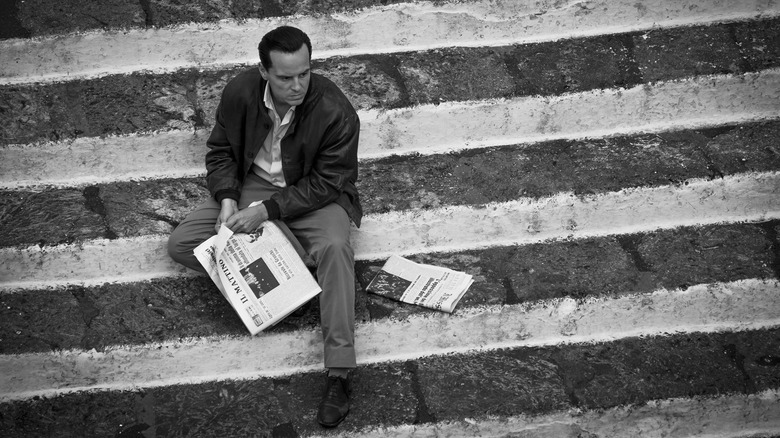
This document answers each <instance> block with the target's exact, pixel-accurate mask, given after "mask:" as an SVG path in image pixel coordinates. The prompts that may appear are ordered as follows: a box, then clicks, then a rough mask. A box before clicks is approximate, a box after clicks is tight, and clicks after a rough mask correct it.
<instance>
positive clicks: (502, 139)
mask: <svg viewBox="0 0 780 438" xmlns="http://www.w3.org/2000/svg"><path fill="white" fill-rule="evenodd" d="M360 118H361V121H362V124H361V138H360V158H361V159H370V158H378V157H383V156H387V155H390V154H406V153H412V152H415V153H421V154H432V153H439V152H446V151H450V150H458V149H464V148H479V147H485V146H497V145H511V144H517V143H529V142H538V141H545V140H554V139H579V138H598V137H603V136H610V135H618V134H634V133H642V132H662V131H669V130H675V129H690V128H704V127H711V126H720V125H728V124H736V123H744V122H751V121H758V120H772V119H780V69H773V70H765V71H761V72H758V73H751V74H746V75H740V76H733V75H719V76H703V77H695V78H689V79H684V80H679V81H672V82H665V83H656V84H650V85H640V86H636V87H633V88H630V89H610V90H596V91H588V92H583V93H572V94H565V95H562V96H554V97H539V96H535V97H523V98H518V99H512V100H498V101H478V102H451V103H442V104H440V105H423V106H418V107H414V108H404V109H397V110H388V111H378V110H371V111H361V112H360ZM207 137H208V132H207V131H204V130H201V131H197V132H195V133H192V132H182V131H173V132H161V133H156V134H148V135H130V136H123V137H108V138H84V139H77V140H73V141H67V142H60V143H49V144H42V145H11V146H6V147H3V148H2V149H0V188H6V189H15V188H36V187H39V186H47V185H54V186H73V185H79V184H97V183H102V182H110V181H121V180H127V179H147V178H164V177H185V176H198V175H202V174H203V173H204V164H203V156H204V154H205V151H206V146H205V143H206V138H207ZM161 145H164V147H163V148H161V147H160V146H161ZM161 154H162V155H161ZM149 157H155V159H154V160H150V159H149Z"/></svg>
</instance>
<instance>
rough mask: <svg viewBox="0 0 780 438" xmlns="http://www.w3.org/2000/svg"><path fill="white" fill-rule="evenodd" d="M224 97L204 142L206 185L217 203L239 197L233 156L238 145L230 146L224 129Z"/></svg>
mask: <svg viewBox="0 0 780 438" xmlns="http://www.w3.org/2000/svg"><path fill="white" fill-rule="evenodd" d="M224 103H225V95H224V94H223V96H222V100H221V101H220V103H219V106H218V107H217V116H216V123H215V124H214V128H213V129H212V130H211V135H210V136H209V138H208V140H207V141H206V146H207V147H208V151H207V152H206V183H207V185H208V188H209V192H210V193H211V195H212V196H213V197H214V199H216V201H217V202H222V200H223V199H225V198H231V199H235V200H238V199H239V197H240V196H241V192H240V190H241V183H240V181H239V178H238V174H239V163H238V160H237V158H236V155H235V153H236V152H235V151H236V150H240V148H239V147H238V145H231V143H230V140H229V139H228V135H227V130H226V129H225V117H224V114H223V111H224V106H223V105H224Z"/></svg>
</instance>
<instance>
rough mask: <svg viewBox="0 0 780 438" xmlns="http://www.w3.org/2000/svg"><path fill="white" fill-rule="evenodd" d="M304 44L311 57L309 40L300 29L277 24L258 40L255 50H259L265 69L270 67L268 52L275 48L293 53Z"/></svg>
mask: <svg viewBox="0 0 780 438" xmlns="http://www.w3.org/2000/svg"><path fill="white" fill-rule="evenodd" d="M304 44H306V47H307V48H308V49H309V59H311V40H310V39H309V36H308V35H306V33H304V32H303V31H302V30H300V29H298V28H296V27H292V26H279V27H277V28H276V29H274V30H272V31H270V32H268V33H267V34H265V35H264V36H263V39H262V40H260V44H258V46H257V50H258V51H259V52H260V62H261V63H262V64H263V67H265V69H266V70H268V69H269V68H271V56H270V53H271V51H273V50H277V51H280V52H283V53H295V52H297V51H298V50H300V49H301V47H303V45H304Z"/></svg>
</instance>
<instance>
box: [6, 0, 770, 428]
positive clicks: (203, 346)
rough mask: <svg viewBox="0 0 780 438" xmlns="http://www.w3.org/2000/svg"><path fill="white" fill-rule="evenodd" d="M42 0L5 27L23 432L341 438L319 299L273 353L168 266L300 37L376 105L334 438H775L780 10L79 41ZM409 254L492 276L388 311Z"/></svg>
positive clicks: (154, 31) (466, 11)
mask: <svg viewBox="0 0 780 438" xmlns="http://www.w3.org/2000/svg"><path fill="white" fill-rule="evenodd" d="M28 3H33V2H24V3H22V2H19V3H18V4H16V5H15V8H16V11H17V12H19V14H18V15H17V17H18V18H19V20H18V23H16V24H18V25H19V26H21V27H25V28H26V29H29V30H30V33H31V34H35V35H36V36H37V37H36V38H23V39H6V40H2V41H0V61H2V62H0V84H1V85H0V96H3V97H2V98H0V102H3V103H2V104H0V110H1V111H0V126H2V128H0V129H2V131H0V132H2V138H0V145H1V146H0V154H2V155H0V187H2V189H3V190H2V192H1V193H0V215H1V216H0V217H2V218H3V219H2V221H0V224H1V225H0V236H1V237H2V238H0V242H1V243H0V246H1V247H2V248H0V304H1V305H2V306H1V307H0V435H2V436H36V435H39V436H45V435H52V434H58V435H77V436H106V435H115V436H133V435H134V436H138V435H139V434H142V435H143V436H147V437H148V436H167V435H172V436H173V435H205V436H243V435H250V436H251V435H263V436H316V435H321V434H325V435H334V434H333V433H330V432H323V431H322V429H320V428H319V426H316V422H315V421H314V420H313V416H314V413H315V411H316V409H315V406H316V403H317V401H318V399H319V394H318V391H316V390H313V388H319V386H320V384H321V383H320V381H321V379H322V376H321V375H320V373H319V372H318V371H317V370H319V369H320V368H321V366H322V365H321V348H320V346H319V345H320V343H319V342H320V341H319V325H318V318H317V311H318V309H317V304H316V303H314V304H313V305H312V306H311V307H310V308H309V309H308V310H307V311H306V312H305V313H304V315H302V316H299V317H291V318H287V319H286V320H285V321H283V322H282V323H280V324H279V325H278V326H277V327H274V328H273V329H271V330H270V331H269V332H266V333H263V334H261V335H259V336H257V337H250V336H248V335H247V334H246V333H245V331H244V329H243V327H241V324H240V322H239V321H238V320H237V318H235V315H234V314H233V312H232V310H231V309H230V308H229V305H227V303H225V302H224V301H223V299H222V298H221V297H220V295H219V294H217V293H216V291H215V289H214V288H213V287H212V286H211V285H210V284H209V281H208V280H207V279H206V278H204V277H201V276H196V277H193V276H189V275H187V274H186V273H184V272H183V270H182V269H181V268H179V267H176V266H173V264H172V262H170V260H168V258H167V256H166V255H165V253H164V250H163V249H164V243H165V240H166V238H167V234H168V232H169V231H170V229H171V227H172V226H174V225H175V224H176V223H177V222H178V220H180V219H181V217H182V215H183V214H184V213H186V212H187V211H189V209H190V208H192V206H194V205H195V204H196V203H197V202H198V201H199V200H200V199H202V198H203V197H204V196H207V194H206V193H205V192H204V190H203V186H202V183H201V182H199V181H200V177H201V176H202V172H203V171H202V162H201V161H200V160H202V158H201V157H202V155H203V150H204V147H203V144H204V137H205V135H207V133H208V129H209V126H210V123H211V122H210V117H209V114H210V113H212V112H213V109H214V107H215V105H216V99H217V98H218V96H219V90H220V88H221V86H222V85H223V84H224V83H225V81H227V79H228V78H229V76H231V75H232V74H235V72H236V71H238V70H239V69H240V68H242V66H245V65H248V64H254V63H255V62H256V61H255V57H256V55H255V53H254V49H253V47H255V45H256V42H257V39H259V35H261V34H262V33H263V32H264V31H265V30H267V29H269V28H271V27H273V26H275V25H276V24H278V23H282V22H285V23H291V24H297V25H300V26H302V27H304V28H305V29H307V30H309V31H310V34H311V35H312V36H313V39H314V40H315V42H316V43H317V44H320V45H321V46H320V47H321V49H315V57H316V58H317V59H316V67H317V69H318V70H319V71H322V72H323V73H324V74H326V75H328V76H330V77H332V78H333V79H334V80H335V81H336V82H337V83H339V84H340V85H341V86H342V87H344V88H345V90H346V92H347V94H348V95H349V97H350V99H352V100H353V102H355V104H356V106H357V107H358V108H359V110H360V114H361V119H362V120H363V129H364V131H363V133H362V136H361V139H362V142H361V163H360V166H361V169H360V170H361V181H360V184H361V186H360V188H361V190H362V195H363V197H364V198H365V203H366V207H367V208H366V209H367V212H368V215H367V217H366V219H365V225H364V226H363V227H362V228H361V229H360V230H356V231H355V233H354V235H353V236H354V238H353V241H354V244H355V247H356V250H357V254H358V259H359V261H358V263H357V271H358V279H357V281H358V282H359V293H358V303H357V314H358V350H359V361H360V367H359V368H358V371H357V374H356V392H355V397H356V398H355V401H354V408H353V411H352V413H351V414H350V417H349V419H348V420H347V421H346V422H345V423H344V424H343V425H342V427H340V428H339V429H338V430H337V431H336V433H338V432H341V433H343V434H344V436H366V435H367V436H372V434H373V435H382V436H386V435H390V436H392V435H413V434H422V435H426V434H427V435H436V434H451V435H474V434H475V433H480V432H482V433H495V434H497V435H501V436H503V435H506V434H516V435H517V434H520V436H527V435H543V434H547V435H548V436H584V435H586V434H587V435H589V436H590V435H591V434H597V435H599V436H625V432H626V431H632V432H633V431H636V433H635V434H634V435H641V436H654V434H655V436H661V435H664V436H675V435H674V433H677V434H679V435H678V436H685V435H690V434H697V433H698V434H707V433H711V434H720V435H719V436H761V435H771V434H775V435H776V434H778V433H780V418H779V417H778V415H777V413H776V412H773V406H774V405H776V404H777V401H778V400H779V399H780V395H779V394H778V380H779V379H780V377H778V376H779V374H778V373H777V366H780V365H778V363H780V362H778V355H777V354H776V353H777V348H778V341H777V340H778V336H777V334H778V333H777V332H778V327H780V314H779V313H778V312H779V311H780V303H778V297H780V294H778V292H780V290H778V289H780V283H778V278H780V249H779V248H780V240H778V231H779V230H780V225H779V224H780V196H778V191H780V170H778V166H779V165H780V163H779V162H778V160H779V159H780V153H778V149H777V146H776V145H777V140H778V123H779V122H780V105H778V102H779V101H780V99H778V98H779V97H780V96H778V94H779V93H780V86H779V84H778V80H780V61H778V60H780V53H779V52H778V49H777V47H780V45H778V44H777V41H778V40H779V39H780V31H779V30H778V29H780V26H778V14H779V12H780V8H778V6H777V5H776V4H775V3H774V2H767V1H763V0H755V1H748V2H740V3H739V4H738V5H737V4H725V3H724V2H720V1H715V0H712V1H703V2H702V1H697V2H689V3H685V2H683V3H678V2H668V1H660V0H651V1H648V2H643V3H642V4H641V5H640V4H637V3H636V2H626V1H617V2H598V1H593V2H586V3H575V4H568V3H567V4H561V3H560V2H547V1H538V2H535V3H532V4H529V3H523V4H522V5H521V4H520V2H491V1H466V2H457V3H444V2H435V3H428V2H417V3H400V2H390V3H392V4H390V5H379V3H378V2H375V1H370V0H366V1H361V2H357V3H350V4H349V5H348V6H346V7H342V6H332V5H330V3H329V4H328V6H324V7H325V8H326V9H327V10H326V11H325V12H324V13H322V14H320V13H313V12H319V10H317V11H314V9H316V8H319V7H321V5H320V4H319V3H318V2H297V3H295V4H296V5H298V6H299V7H301V8H303V9H301V10H300V11H301V12H303V13H304V14H303V15H289V11H292V10H294V9H286V8H287V7H288V5H287V4H285V6H281V4H276V3H274V2H264V3H262V6H255V7H254V11H255V12H258V11H259V13H258V14H256V15H251V14H250V15H246V14H242V15H241V16H240V17H238V16H234V15H232V14H236V13H241V11H243V10H244V9H242V8H244V7H246V5H245V4H241V5H238V4H237V3H236V4H234V5H233V7H232V8H230V7H228V5H227V3H225V2H221V1H215V2H208V4H206V3H203V2H200V3H199V2H194V3H190V4H189V5H184V6H181V7H180V8H181V9H178V10H177V9H176V7H174V6H164V5H163V4H162V3H161V2H157V1H156V0H151V1H142V2H141V3H140V6H139V5H126V4H122V5H121V7H120V6H119V5H116V7H113V8H112V7H108V6H106V7H105V9H106V10H111V9H114V11H115V12H116V13H115V14H113V17H114V18H112V19H110V20H109V19H101V20H103V22H104V23H105V25H106V26H108V29H104V30H100V31H94V30H93V31H88V32H86V33H81V32H80V31H82V30H86V29H90V28H91V27H90V26H91V25H89V24H88V23H86V24H85V22H84V21H83V20H82V21H81V22H80V23H76V25H75V26H71V25H70V24H67V23H68V20H69V19H68V16H67V15H68V14H62V13H61V14H60V15H61V16H62V17H61V20H59V21H58V20H51V22H53V23H57V24H56V26H55V27H54V28H53V30H51V31H45V30H43V29H42V27H40V26H39V25H38V24H36V23H40V22H42V21H40V20H45V19H46V18H45V17H47V16H49V15H48V14H50V11H57V8H59V7H61V6H59V5H56V6H50V7H49V9H50V11H42V12H40V13H32V12H31V11H34V10H35V8H36V7H37V6H36V5H30V4H28ZM382 3H387V2H382ZM85 4H86V3H85ZM82 7H84V6H81V4H79V5H74V6H73V11H69V13H70V12H72V13H78V12H79V11H81V10H80V9H79V8H82ZM88 7H91V6H88ZM139 7H140V13H139V12H138V11H139ZM161 8H162V9H161ZM188 8H191V9H188ZM306 8H310V9H306ZM328 8H335V9H328ZM204 11H212V12H213V13H212V12H204ZM269 11H271V13H272V14H271V15H278V16H279V17H280V18H270V17H269V15H268V14H266V12H269ZM334 11H338V13H335V12H334ZM89 12H90V14H91V16H93V17H100V16H102V14H103V13H104V11H94V10H91V9H90V10H89ZM190 12H197V13H196V15H195V18H196V21H199V23H198V24H185V23H184V22H185V21H189V18H192V17H193V15H190V14H189V13H190ZM255 12H252V13H255ZM169 13H170V15H169ZM179 13H180V14H179ZM198 13H200V14H201V15H198ZM177 14H179V15H177ZM187 17H189V18H187ZM218 18H226V19H227V21H219V22H217V21H214V20H216V19H218ZM166 20H167V21H166ZM59 23H63V24H62V26H60V25H59ZM74 23H75V22H74ZM174 23H179V24H176V25H173V26H170V27H164V28H151V27H150V28H148V29H144V28H143V27H144V26H154V25H160V24H164V25H168V24H174ZM82 24H83V25H85V26H86V27H79V26H81V25H82ZM123 27H129V28H130V29H126V30H125V29H121V28H123ZM420 29H428V30H429V31H426V32H420V31H419V30H420ZM0 32H2V31H0ZM44 34H45V35H44ZM0 35H4V34H2V33H0ZM22 36H23V35H22ZM399 36H403V37H404V38H399ZM240 41H247V43H246V44H240V43H237V42H240ZM224 44H228V45H229V46H230V47H226V48H220V47H221V45H224ZM206 46H208V47H210V49H209V50H207V49H206V48H205V47H206ZM95 47H99V50H95ZM211 49H213V50H211ZM139 53H140V55H139ZM486 66H487V67H486ZM358 79H360V80H358ZM107 102H110V103H107ZM112 119H113V121H112ZM160 145H165V148H166V149H167V150H169V151H170V155H171V156H170V157H168V156H166V157H163V158H162V159H161V160H160V162H159V163H151V164H148V163H149V162H150V161H153V160H149V158H148V157H149V156H157V157H159V155H158V153H159V149H160ZM171 157H176V159H169V158H171ZM182 157H188V158H184V159H182ZM53 164H56V165H53ZM134 210H135V213H134V214H130V213H129V212H131V211H134ZM58 222H59V224H58ZM58 225H59V226H58ZM390 254H404V255H407V256H409V257H411V258H413V259H415V260H418V261H422V262H426V263H433V264H437V265H441V266H448V267H451V268H453V269H457V270H462V271H466V272H469V273H471V274H473V275H475V280H476V281H475V284H474V285H473V286H472V288H471V289H470V292H469V294H468V295H467V296H466V297H465V298H464V299H463V301H462V302H461V304H460V305H459V307H458V309H457V310H456V312H455V313H454V314H452V315H446V314H442V313H438V312H434V311H429V310H425V309H421V308H417V307H414V306H408V305H402V304H399V303H395V302H392V301H389V300H386V299H383V298H380V297H376V296H372V295H370V294H366V293H365V291H364V288H365V285H366V284H367V281H368V280H369V279H370V278H371V276H372V275H373V273H375V272H376V271H377V269H378V267H379V266H380V265H381V263H382V260H383V259H384V258H385V257H387V256H389V255H390Z"/></svg>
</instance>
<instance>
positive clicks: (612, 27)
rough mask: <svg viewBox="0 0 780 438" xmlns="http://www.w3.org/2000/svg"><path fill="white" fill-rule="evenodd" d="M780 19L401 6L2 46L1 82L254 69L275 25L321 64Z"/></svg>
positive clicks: (645, 5) (645, 7)
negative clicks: (296, 36) (310, 47)
mask: <svg viewBox="0 0 780 438" xmlns="http://www.w3.org/2000/svg"><path fill="white" fill-rule="evenodd" d="M777 15H780V5H778V4H777V3H776V2H773V1H770V0H742V1H739V2H723V1H720V0H681V1H673V0H644V1H643V2H642V3H641V5H639V6H637V3H636V1H635V0H591V1H587V2H553V1H550V0H543V1H535V2H513V1H507V2H495V1H491V0H482V1H476V2H466V3H462V2H452V3H445V4H438V5H436V4H433V3H429V2H414V3H402V4H394V5H388V6H380V7H371V8H367V9H364V10H360V11H353V12H348V13H339V14H331V15H321V16H292V17H282V18H273V19H267V20H246V21H242V22H235V21H227V20H225V21H220V22H215V23H207V24H191V25H181V26H175V27H172V28H162V29H148V30H137V29H136V30H127V31H107V32H86V33H79V34H74V35H60V36H53V37H42V38H34V39H27V40H20V39H12V40H4V41H0V84H19V83H26V82H42V81H64V80H73V79H76V78H90V77H97V76H102V75H108V74H122V73H131V72H135V71H139V70H152V71H155V72H166V71H173V70H176V69H180V68H187V67H197V68H210V67H216V66H226V65H233V64H254V63H256V62H257V59H258V55H257V51H256V50H257V49H256V47H257V44H258V42H259V41H260V38H261V37H262V35H263V34H264V33H265V32H267V31H268V30H270V29H272V28H274V27H276V26H278V25H280V24H291V25H294V26H297V27H300V28H302V29H303V30H305V31H306V32H308V33H309V35H310V37H311V38H312V41H313V42H314V44H315V49H314V56H315V57H320V58H324V57H330V56H342V55H355V54H366V53H390V52H398V51H414V50H425V49H431V48H437V47H450V46H499V45H508V44H513V43H529V42H539V41H553V40H558V39H561V38H569V37H581V36H591V35H602V34H611V33H621V32H631V31H641V30H650V29H657V28H659V27H671V26H689V25H695V24H706V23H711V22H718V21H733V20H750V19H755V18H759V17H773V16H777Z"/></svg>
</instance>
